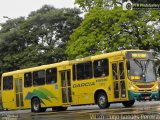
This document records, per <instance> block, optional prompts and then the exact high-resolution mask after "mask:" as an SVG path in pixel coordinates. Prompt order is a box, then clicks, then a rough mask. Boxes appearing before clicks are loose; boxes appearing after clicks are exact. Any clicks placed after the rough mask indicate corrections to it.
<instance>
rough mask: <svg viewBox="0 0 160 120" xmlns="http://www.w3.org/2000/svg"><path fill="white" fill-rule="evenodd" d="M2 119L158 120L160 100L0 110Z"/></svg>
mask: <svg viewBox="0 0 160 120" xmlns="http://www.w3.org/2000/svg"><path fill="white" fill-rule="evenodd" d="M0 116H1V117H0V118H1V119H2V120H91V119H95V120H96V119H97V120H100V119H102V120H104V119H106V120H160V101H151V102H149V101H148V102H136V103H135V105H134V106H133V107H131V108H124V107H123V106H122V104H120V103H117V104H111V106H110V108H109V109H103V110H101V109H99V108H98V106H96V105H88V106H78V107H69V108H68V109H67V111H63V112H52V111H51V109H47V111H46V112H44V113H31V112H30V110H16V111H1V112H0Z"/></svg>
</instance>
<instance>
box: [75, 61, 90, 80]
mask: <svg viewBox="0 0 160 120" xmlns="http://www.w3.org/2000/svg"><path fill="white" fill-rule="evenodd" d="M90 78H92V62H85V63H80V64H77V80H84V79H90Z"/></svg>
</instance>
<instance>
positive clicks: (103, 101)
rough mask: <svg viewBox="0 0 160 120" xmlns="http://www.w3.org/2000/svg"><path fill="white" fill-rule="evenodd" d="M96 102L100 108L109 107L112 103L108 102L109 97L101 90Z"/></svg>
mask: <svg viewBox="0 0 160 120" xmlns="http://www.w3.org/2000/svg"><path fill="white" fill-rule="evenodd" d="M96 98H97V99H96V103H97V104H98V106H99V108H100V109H105V108H109V106H110V103H108V97H107V95H106V94H105V93H104V92H100V93H98V94H97V96H96Z"/></svg>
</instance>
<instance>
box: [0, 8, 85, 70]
mask: <svg viewBox="0 0 160 120" xmlns="http://www.w3.org/2000/svg"><path fill="white" fill-rule="evenodd" d="M80 13H81V12H80V10H79V9H70V8H62V9H56V8H54V7H52V6H48V5H45V6H43V7H42V8H41V9H39V10H37V11H35V12H32V13H31V14H30V15H29V16H28V17H27V18H23V17H20V18H17V19H9V20H8V21H7V22H6V23H3V24H1V30H0V66H1V72H4V71H11V70H16V69H20V68H26V67H32V66H37V65H42V64H48V63H54V62H58V61H62V60H64V59H67V55H66V53H65V48H66V44H67V42H68V40H69V35H70V34H72V32H73V31H74V29H75V28H77V27H78V26H79V24H80V23H81V21H82V18H81V17H79V14H80Z"/></svg>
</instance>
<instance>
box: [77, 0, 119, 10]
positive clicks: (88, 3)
mask: <svg viewBox="0 0 160 120" xmlns="http://www.w3.org/2000/svg"><path fill="white" fill-rule="evenodd" d="M75 4H78V5H79V7H80V8H81V9H82V10H84V11H85V12H89V11H90V10H92V9H93V8H97V7H98V8H99V7H100V8H105V9H113V8H114V7H115V6H117V5H121V4H122V2H121V0H75Z"/></svg>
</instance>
